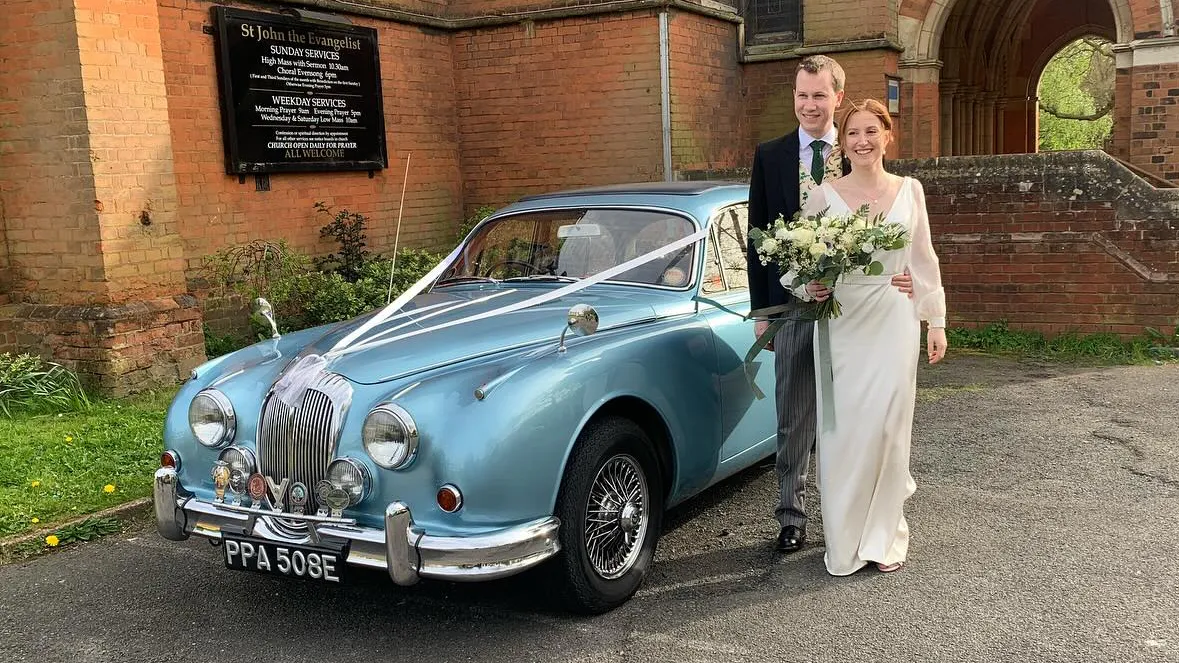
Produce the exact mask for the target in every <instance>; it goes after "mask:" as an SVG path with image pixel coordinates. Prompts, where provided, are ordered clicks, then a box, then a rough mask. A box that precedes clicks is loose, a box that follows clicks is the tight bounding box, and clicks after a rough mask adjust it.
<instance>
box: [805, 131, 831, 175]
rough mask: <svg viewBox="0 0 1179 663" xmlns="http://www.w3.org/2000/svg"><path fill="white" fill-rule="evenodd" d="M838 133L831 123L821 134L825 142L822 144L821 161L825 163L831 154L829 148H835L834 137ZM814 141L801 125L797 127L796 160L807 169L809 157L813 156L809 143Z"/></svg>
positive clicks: (809, 163)
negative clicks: (824, 132) (825, 131)
mask: <svg viewBox="0 0 1179 663" xmlns="http://www.w3.org/2000/svg"><path fill="white" fill-rule="evenodd" d="M838 136H839V134H838V133H837V132H836V131H835V126H834V125H832V127H831V128H830V129H828V130H827V133H826V134H824V135H823V142H825V143H827V144H826V145H824V146H823V163H827V157H829V156H831V150H833V149H835V139H836V138H837V137H838ZM813 142H815V137H814V136H811V135H810V134H808V133H807V132H806V131H805V130H804V129H803V128H802V127H799V128H798V160H799V161H800V162H802V165H803V166H806V167H807V169H808V170H809V169H810V167H811V159H812V158H814V157H813V155H814V152H812V151H811V143H813Z"/></svg>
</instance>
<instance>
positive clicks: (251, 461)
mask: <svg viewBox="0 0 1179 663" xmlns="http://www.w3.org/2000/svg"><path fill="white" fill-rule="evenodd" d="M231 451H232V452H236V453H240V454H241V455H242V458H244V459H245V461H246V463H247V464H248V465H249V471H248V472H243V473H242V474H244V475H245V476H246V478H247V479H249V478H250V475H251V474H254V473H255V472H257V471H258V457H257V456H256V455H254V452H253V451H252V450H250V449H248V448H246V447H243V446H241V445H240V444H231V445H229V446H227V447H225V448H224V449H222V450H221V451H220V453H218V454H217V460H225V455H226V454H228V453H230V452H231ZM225 462H226V463H229V461H227V460H225ZM230 467H231V468H232V467H233V464H232V463H230Z"/></svg>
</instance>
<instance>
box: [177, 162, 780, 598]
mask: <svg viewBox="0 0 1179 663" xmlns="http://www.w3.org/2000/svg"><path fill="white" fill-rule="evenodd" d="M746 197H747V187H746V186H744V185H738V184H728V183H715V182H712V183H709V182H704V183H688V182H677V183H652V184H639V185H619V186H609V187H597V188H589V189H581V190H576V191H568V192H560V193H554V194H547V195H538V196H533V197H529V198H526V199H523V200H521V201H519V202H517V203H515V204H512V205H510V206H508V207H506V208H504V209H501V210H499V211H498V212H496V213H495V214H493V215H492V216H490V217H488V218H487V219H486V220H484V221H483V222H481V223H480V224H479V225H478V226H477V227H475V228H474V229H473V230H472V231H471V233H470V235H469V236H468V237H467V238H466V239H465V241H464V242H463V243H462V244H461V245H460V246H459V247H457V248H456V249H455V250H454V252H453V253H451V254H450V255H449V256H448V257H447V258H446V259H445V260H443V262H442V263H440V264H439V265H438V266H437V267H436V268H435V269H434V270H433V271H432V272H431V273H430V274H427V275H426V276H425V277H424V278H423V279H422V280H421V281H419V283H417V284H415V286H413V287H412V288H410V290H409V291H407V292H405V293H403V294H402V295H401V296H400V297H397V298H395V299H394V300H393V301H392V302H390V303H389V305H388V306H386V307H383V308H381V309H379V310H375V311H372V312H370V313H367V314H365V315H364V316H361V317H359V318H357V319H354V320H349V321H347V322H344V323H339V324H334V325H329V326H325V327H319V328H314V329H306V330H302V331H298V332H295V333H290V334H285V335H281V336H280V335H279V334H278V331H277V326H275V321H274V319H273V313H272V311H271V310H270V309H269V308H268V305H267V304H266V302H265V301H264V300H259V301H257V302H255V306H256V311H255V313H256V319H259V320H263V321H265V324H266V325H267V326H268V327H269V329H270V330H271V333H272V338H269V339H267V340H264V341H261V342H259V343H257V344H255V345H252V346H250V347H247V348H245V349H242V350H239V351H237V352H234V353H232V354H228V355H225V356H222V357H218V358H216V359H214V360H212V361H209V362H208V363H206V364H204V365H202V366H200V367H198V368H197V369H196V370H195V371H193V373H192V376H191V378H190V379H189V380H188V381H187V382H186V384H185V385H183V387H182V388H181V390H180V393H179V395H178V396H177V397H176V400H175V402H174V403H173V404H172V406H171V408H170V410H169V412H168V416H167V422H166V430H165V445H166V449H167V451H165V452H164V454H163V456H162V458H161V463H160V465H161V466H160V468H159V469H158V471H157V472H156V475H155V496H154V499H155V515H156V519H157V523H158V528H159V531H160V533H161V534H162V535H163V536H164V537H165V538H167V539H171V540H183V539H186V538H188V537H190V536H193V535H197V536H201V537H206V538H208V539H210V540H212V541H213V543H214V544H216V545H219V546H220V550H221V551H223V553H224V562H225V564H226V565H227V566H228V567H229V568H231V569H239V570H249V571H252V572H261V573H270V574H279V575H285V576H291V577H300V578H305V579H308V580H309V581H318V582H340V581H346V579H347V578H348V575H349V571H350V570H354V569H355V568H356V567H369V568H373V569H380V570H382V571H384V572H386V573H388V576H389V577H390V578H391V579H392V582H393V583H395V584H397V585H411V584H413V583H415V582H418V581H419V580H420V579H438V580H444V581H481V580H488V579H493V578H501V577H504V576H509V575H512V574H516V573H521V572H525V571H528V572H529V573H535V574H538V575H540V576H541V577H546V578H549V579H551V580H553V581H555V585H556V587H558V588H559V590H558V591H555V592H552V595H556V596H560V597H562V600H563V602H564V604H565V605H566V606H567V607H568V608H569V609H571V610H575V611H579V612H589V613H595V612H603V611H606V610H610V609H612V608H614V607H616V606H618V605H620V604H622V603H623V602H625V601H627V600H628V599H629V598H630V597H631V596H632V595H633V594H634V593H635V592H636V590H637V589H638V588H639V586H640V584H641V583H642V581H643V578H644V576H645V575H646V574H647V573H648V571H649V570H650V568H651V565H652V559H653V557H654V554H655V547H656V543H657V541H658V538H659V535H660V527H661V523H662V519H663V516H664V512H665V510H666V509H668V508H670V507H673V506H675V505H677V504H679V503H681V502H683V501H685V500H687V499H689V498H691V497H693V496H695V495H697V494H699V493H700V492H701V491H704V490H706V489H707V488H709V486H711V485H713V484H715V483H716V482H718V481H720V480H722V479H724V478H725V477H727V476H730V475H732V474H733V473H735V472H738V471H740V470H742V469H743V468H746V467H749V466H750V465H752V464H754V463H757V462H759V461H761V460H762V459H764V458H766V457H767V456H769V455H770V454H771V453H772V452H773V449H774V429H775V415H774V405H773V393H774V391H773V360H772V355H771V354H770V353H768V352H762V353H757V354H756V355H754V356H753V358H752V360H751V361H749V362H746V353H747V352H748V351H749V348H750V347H751V345H752V344H753V341H754V334H753V322H752V321H750V320H747V319H746V317H745V316H746V314H747V313H748V311H749V300H748V289H747V281H746V269H745V246H746ZM755 387H756V389H755ZM759 390H760V392H761V393H763V394H766V395H768V396H767V397H765V398H759V393H758V391H759ZM546 594H549V592H547V591H546Z"/></svg>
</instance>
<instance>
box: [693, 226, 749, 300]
mask: <svg viewBox="0 0 1179 663" xmlns="http://www.w3.org/2000/svg"><path fill="white" fill-rule="evenodd" d="M709 226H710V230H709V233H708V247H707V249H706V255H705V257H704V283H703V284H702V286H701V292H703V293H705V294H715V293H720V292H734V291H738V290H748V289H749V273H748V271H747V270H746V266H745V246H746V242H747V241H748V234H747V232H748V230H749V208H748V207H747V206H746V205H745V204H740V205H733V206H732V207H726V208H725V209H723V210H721V211H720V212H717V214H716V215H715V216H714V217H712V221H711V223H709Z"/></svg>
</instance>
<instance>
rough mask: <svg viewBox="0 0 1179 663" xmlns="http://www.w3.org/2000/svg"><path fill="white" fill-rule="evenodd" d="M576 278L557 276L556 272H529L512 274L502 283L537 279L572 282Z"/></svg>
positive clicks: (539, 280)
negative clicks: (521, 274)
mask: <svg viewBox="0 0 1179 663" xmlns="http://www.w3.org/2000/svg"><path fill="white" fill-rule="evenodd" d="M577 280H578V279H575V278H573V277H572V276H557V275H556V274H529V275H528V276H513V277H510V278H506V279H504V281H503V282H504V283H513V282H519V281H538V282H541V283H543V282H545V281H549V282H555V283H573V282H574V281H577Z"/></svg>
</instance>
